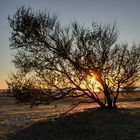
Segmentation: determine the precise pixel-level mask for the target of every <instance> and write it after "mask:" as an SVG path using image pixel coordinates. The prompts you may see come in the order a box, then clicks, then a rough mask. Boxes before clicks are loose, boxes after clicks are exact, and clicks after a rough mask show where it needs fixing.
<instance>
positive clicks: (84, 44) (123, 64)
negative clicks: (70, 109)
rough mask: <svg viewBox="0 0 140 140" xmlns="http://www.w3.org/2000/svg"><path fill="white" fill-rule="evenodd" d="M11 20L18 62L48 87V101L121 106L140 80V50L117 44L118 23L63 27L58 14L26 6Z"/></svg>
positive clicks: (15, 61)
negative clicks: (88, 100) (125, 94)
mask: <svg viewBox="0 0 140 140" xmlns="http://www.w3.org/2000/svg"><path fill="white" fill-rule="evenodd" d="M8 20H9V23H10V27H11V28H12V34H11V38H10V41H11V45H10V46H11V48H12V49H14V50H16V53H15V56H14V59H13V63H14V64H15V66H16V68H17V69H18V70H19V71H20V72H21V73H24V75H30V74H31V75H34V76H36V77H38V79H40V81H41V82H40V84H41V83H42V84H44V83H45V84H44V85H45V86H44V87H43V89H49V91H50V92H47V91H48V90H47V91H46V94H47V96H48V102H52V101H54V100H57V99H60V98H64V97H67V96H72V97H81V96H82V97H88V98H91V99H93V101H95V102H97V103H98V104H99V105H100V106H101V107H108V108H116V101H117V98H118V96H119V93H120V91H122V90H123V91H124V90H128V89H129V90H130V89H132V88H131V87H133V86H134V84H135V83H136V82H137V81H138V80H139V77H140V46H137V45H136V44H133V45H132V47H128V45H127V44H122V45H119V44H115V42H116V41H117V38H118V31H117V28H116V25H112V26H111V25H96V24H94V23H93V24H92V26H91V27H89V28H88V27H85V26H82V25H80V24H78V23H77V22H74V23H72V24H71V25H70V26H68V27H62V26H61V24H60V22H59V20H58V19H57V16H56V15H53V14H51V13H50V12H48V13H46V12H41V11H38V12H34V11H33V10H32V9H31V8H25V7H20V8H18V9H17V12H16V13H15V14H14V15H13V17H12V18H11V17H10V16H9V18H8ZM93 78H94V79H95V80H93ZM101 95H102V96H101ZM103 97H104V99H105V100H102V98H103Z"/></svg>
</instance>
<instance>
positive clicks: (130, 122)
mask: <svg viewBox="0 0 140 140" xmlns="http://www.w3.org/2000/svg"><path fill="white" fill-rule="evenodd" d="M76 102H77V101H70V100H65V101H63V102H62V101H59V102H56V103H54V104H52V105H49V106H46V105H40V106H37V107H33V108H30V107H29V105H28V104H27V105H24V104H16V101H15V99H14V98H12V97H6V96H5V97H4V96H0V140H90V139H91V140H140V101H139V98H136V99H132V98H129V99H127V100H120V101H119V102H118V106H119V109H118V110H103V109H100V108H99V107H98V105H97V104H95V103H90V104H80V105H79V106H77V107H76V108H75V109H74V110H72V111H70V112H69V114H66V115H62V114H63V113H64V112H66V111H67V110H69V109H70V108H71V107H72V106H73V104H74V103H76ZM56 104H57V106H56Z"/></svg>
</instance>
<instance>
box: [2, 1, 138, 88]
mask: <svg viewBox="0 0 140 140" xmlns="http://www.w3.org/2000/svg"><path fill="white" fill-rule="evenodd" d="M22 5H24V6H27V7H28V6H29V7H31V8H32V9H34V11H36V10H39V9H40V10H41V11H45V9H47V10H50V11H51V12H52V13H56V14H57V16H58V18H59V19H60V21H61V23H62V24H64V25H68V24H70V23H71V22H73V21H75V20H76V21H78V22H80V23H81V24H85V25H87V26H90V25H91V23H92V22H96V23H99V24H100V23H101V24H112V23H114V22H116V23H117V27H118V30H119V39H118V42H121V43H122V42H123V43H126V42H128V43H130V44H132V42H134V41H135V42H136V43H139V42H140V0H0V89H3V88H7V86H6V83H5V80H7V79H8V76H9V74H10V73H11V72H14V71H16V70H15V68H14V65H13V64H12V62H11V59H12V54H13V51H12V50H10V48H9V44H10V42H9V37H10V35H11V31H12V30H11V29H10V27H9V23H8V20H7V17H8V15H11V16H12V15H13V14H14V13H15V12H16V10H17V7H19V6H22Z"/></svg>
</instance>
